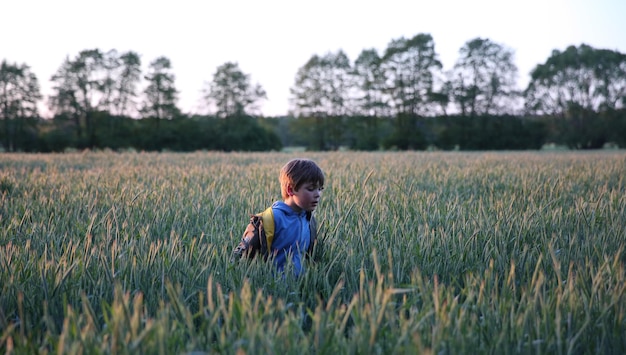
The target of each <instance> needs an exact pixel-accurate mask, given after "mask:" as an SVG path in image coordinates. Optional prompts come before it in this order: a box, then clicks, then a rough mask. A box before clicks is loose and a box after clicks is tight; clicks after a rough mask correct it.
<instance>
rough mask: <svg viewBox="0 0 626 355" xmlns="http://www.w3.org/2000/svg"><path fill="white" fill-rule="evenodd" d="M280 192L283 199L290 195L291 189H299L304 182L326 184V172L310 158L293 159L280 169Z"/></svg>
mask: <svg viewBox="0 0 626 355" xmlns="http://www.w3.org/2000/svg"><path fill="white" fill-rule="evenodd" d="M279 180H280V192H281V194H282V196H283V199H287V198H288V197H289V189H290V188H291V189H293V191H298V189H300V187H301V186H302V185H303V184H308V183H311V184H314V185H316V186H317V187H320V188H321V187H323V186H324V173H323V172H322V169H320V167H319V166H317V164H315V162H314V161H312V160H309V159H292V160H290V161H289V162H288V163H287V164H285V165H284V166H283V167H282V169H280V177H279Z"/></svg>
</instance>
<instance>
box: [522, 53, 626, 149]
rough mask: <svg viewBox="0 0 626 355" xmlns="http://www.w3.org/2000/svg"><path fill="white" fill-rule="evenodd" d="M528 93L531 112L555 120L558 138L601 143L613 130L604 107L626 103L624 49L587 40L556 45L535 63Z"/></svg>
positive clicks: (572, 144) (580, 144) (591, 144)
mask: <svg viewBox="0 0 626 355" xmlns="http://www.w3.org/2000/svg"><path fill="white" fill-rule="evenodd" d="M524 95H525V99H526V109H527V112H528V113H529V114H531V115H539V116H541V115H545V116H549V117H552V118H553V119H554V120H555V123H556V124H555V126H556V127H557V130H558V133H559V134H558V136H559V137H560V142H558V143H564V144H566V145H568V146H569V147H571V148H600V147H602V146H603V145H604V143H606V142H607V140H608V139H610V138H609V137H610V136H611V133H610V130H611V128H610V127H609V125H608V123H607V122H606V121H605V120H604V119H603V117H605V115H602V114H601V113H602V112H605V111H615V110H619V109H623V108H624V107H625V106H626V55H624V54H622V53H619V52H616V51H612V50H606V49H595V48H592V47H591V46H588V45H585V44H582V45H580V46H578V47H575V46H569V47H568V48H567V49H566V50H565V51H563V52H561V51H559V50H554V51H553V52H552V55H551V56H550V57H549V58H548V59H547V60H546V62H545V63H544V64H540V65H537V66H536V67H535V68H534V69H533V71H532V72H531V81H530V83H529V84H528V87H527V88H526V90H525V92H524ZM609 117H610V115H609Z"/></svg>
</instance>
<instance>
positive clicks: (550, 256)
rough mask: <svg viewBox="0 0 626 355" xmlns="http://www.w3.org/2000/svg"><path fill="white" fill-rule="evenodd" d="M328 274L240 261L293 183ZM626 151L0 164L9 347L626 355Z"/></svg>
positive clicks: (63, 159) (5, 347)
mask: <svg viewBox="0 0 626 355" xmlns="http://www.w3.org/2000/svg"><path fill="white" fill-rule="evenodd" d="M305 154H306V156H308V157H311V158H313V159H315V160H316V161H317V162H318V163H319V164H320V166H321V167H322V168H323V169H324V171H325V172H326V175H327V187H326V189H325V191H324V196H323V198H322V203H321V205H320V207H319V209H318V211H317V213H316V214H317V218H318V221H320V225H321V226H320V227H321V228H320V238H321V240H322V241H323V243H322V244H321V245H320V248H318V249H317V250H316V256H317V259H318V261H317V262H316V263H315V264H311V265H309V267H308V271H307V273H306V274H305V276H304V277H302V278H300V279H297V280H294V279H291V278H289V277H287V278H286V279H283V278H280V277H279V278H277V277H275V276H273V275H272V272H271V268H268V267H267V265H264V264H263V263H262V262H259V261H254V262H251V263H246V262H244V263H239V264H232V263H231V262H230V252H231V251H232V249H233V248H234V247H235V245H236V244H237V242H238V240H239V238H240V236H241V233H242V232H243V228H244V227H245V224H246V223H247V219H248V215H249V214H250V213H254V212H258V211H260V210H262V209H263V208H264V207H266V206H267V205H269V204H270V203H271V202H272V201H274V200H275V199H278V198H280V191H279V185H278V180H277V176H278V170H279V168H280V166H282V164H284V163H285V162H286V161H288V160H289V159H290V158H292V157H296V156H302V155H305ZM625 177H626V154H625V153H624V151H603V152H519V153H514V152H507V153H479V152H476V153H459V152H454V153H443V152H404V153H400V152H396V153H380V152H377V153H354V152H335V153H310V154H309V153H303V152H293V153H211V152H209V153H207V152H198V153H189V154H178V153H161V154H156V153H122V154H115V153H110V152H109V153H104V152H102V153H101V152H85V153H68V154H58V155H28V154H0V201H1V207H0V352H4V353H16V354H21V353H63V354H66V353H122V354H123V353H162V354H171V353H202V352H206V353H225V354H240V353H251V354H253V353H283V354H302V353H320V354H328V353H332V354H337V353H341V354H361V353H368V354H388V353H394V354H395V353H408V354H414V353H426V354H428V353H437V354H459V353H498V354H508V353H551V354H581V353H602V354H606V353H624V352H626V337H624V334H626V318H625V317H626V294H625V290H626V280H625V278H626V276H625V268H624V264H625V261H626V254H625V252H624V247H625V246H626V225H625V224H624V222H623V221H626V181H625Z"/></svg>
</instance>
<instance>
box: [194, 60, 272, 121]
mask: <svg viewBox="0 0 626 355" xmlns="http://www.w3.org/2000/svg"><path fill="white" fill-rule="evenodd" d="M266 98H267V94H266V93H265V90H264V89H263V88H262V87H261V85H259V84H257V85H252V84H251V83H250V76H249V75H247V74H244V73H243V72H242V71H241V69H239V64H237V63H232V62H227V63H225V64H222V65H221V66H219V67H218V68H217V71H216V72H215V74H214V75H213V81H212V82H210V83H209V84H208V85H207V87H206V88H205V96H204V100H205V102H206V104H207V106H208V107H212V106H214V107H216V108H217V110H216V113H215V115H216V116H217V117H234V116H245V115H251V114H254V113H258V104H259V102H260V101H261V100H263V99H266Z"/></svg>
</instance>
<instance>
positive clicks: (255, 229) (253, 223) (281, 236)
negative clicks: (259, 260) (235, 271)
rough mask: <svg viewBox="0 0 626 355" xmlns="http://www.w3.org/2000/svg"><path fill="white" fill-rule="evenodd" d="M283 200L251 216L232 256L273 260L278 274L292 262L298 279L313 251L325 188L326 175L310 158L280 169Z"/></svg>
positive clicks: (292, 162)
mask: <svg viewBox="0 0 626 355" xmlns="http://www.w3.org/2000/svg"><path fill="white" fill-rule="evenodd" d="M279 181H280V190H281V194H282V197H283V200H282V201H276V202H274V203H273V204H272V206H271V207H270V208H268V209H267V210H265V211H264V212H263V213H260V214H257V215H254V216H252V218H251V219H250V223H249V224H248V226H247V228H246V230H245V232H244V234H243V238H242V239H241V242H240V243H239V245H238V246H237V247H236V248H235V250H234V251H233V257H234V258H236V259H238V258H240V257H242V256H246V257H249V258H252V257H254V256H255V255H256V253H257V252H261V253H262V254H263V256H264V257H266V258H267V257H270V258H271V259H272V260H273V262H274V265H275V266H276V268H277V270H278V271H279V272H282V271H284V268H285V264H286V263H287V261H288V260H291V262H292V263H293V267H294V272H295V274H296V276H298V275H300V274H302V272H303V271H304V260H303V259H304V257H305V256H306V255H307V254H310V253H311V252H312V251H313V245H314V243H315V242H316V236H317V224H316V222H315V218H314V217H313V211H315V208H317V205H318V203H319V200H320V197H321V195H322V190H323V189H324V173H323V172H322V169H320V168H319V166H317V164H316V163H315V162H313V161H312V160H309V159H293V160H290V161H289V162H288V163H287V164H285V165H284V166H283V167H282V169H281V170H280V176H279Z"/></svg>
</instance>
